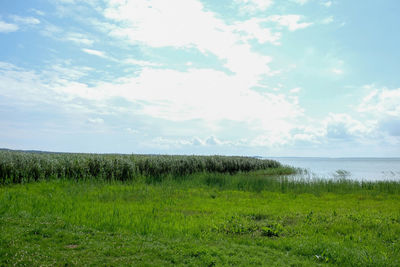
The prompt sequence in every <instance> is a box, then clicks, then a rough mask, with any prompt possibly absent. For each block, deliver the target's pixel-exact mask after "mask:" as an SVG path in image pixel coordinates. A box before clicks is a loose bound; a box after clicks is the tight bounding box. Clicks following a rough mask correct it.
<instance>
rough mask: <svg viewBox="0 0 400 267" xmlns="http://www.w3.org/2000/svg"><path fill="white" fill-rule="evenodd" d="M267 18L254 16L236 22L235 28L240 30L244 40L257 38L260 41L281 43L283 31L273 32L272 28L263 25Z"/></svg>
mask: <svg viewBox="0 0 400 267" xmlns="http://www.w3.org/2000/svg"><path fill="white" fill-rule="evenodd" d="M266 21H268V20H266V19H260V18H252V19H249V20H246V21H243V22H237V23H235V27H234V30H235V31H237V32H239V33H240V34H241V36H242V38H243V40H246V41H247V40H248V39H256V40H257V41H258V42H259V43H261V44H264V43H271V44H275V45H279V44H280V43H279V40H280V38H281V33H279V32H275V33H273V32H272V31H271V29H269V28H265V27H261V23H263V22H266Z"/></svg>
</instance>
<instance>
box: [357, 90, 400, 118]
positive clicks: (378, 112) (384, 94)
mask: <svg viewBox="0 0 400 267" xmlns="http://www.w3.org/2000/svg"><path fill="white" fill-rule="evenodd" d="M358 111H360V112H368V113H371V114H374V115H375V116H394V117H400V88H398V89H393V90H389V89H387V88H382V89H374V90H373V91H372V92H371V93H369V94H368V95H367V96H366V97H364V98H363V100H362V102H361V104H360V105H359V106H358Z"/></svg>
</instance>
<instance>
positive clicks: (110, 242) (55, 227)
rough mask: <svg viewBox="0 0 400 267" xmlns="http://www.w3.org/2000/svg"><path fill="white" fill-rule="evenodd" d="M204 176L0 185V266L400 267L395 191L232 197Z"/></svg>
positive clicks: (399, 209) (235, 192)
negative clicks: (233, 266)
mask: <svg viewBox="0 0 400 267" xmlns="http://www.w3.org/2000/svg"><path fill="white" fill-rule="evenodd" d="M252 175H257V177H259V174H252V173H249V174H246V175H244V174H241V175H236V176H235V175H233V176H232V175H228V174H227V175H222V176H221V175H220V176H217V178H218V177H219V178H218V179H219V180H221V177H223V178H224V179H225V180H229V179H233V180H235V179H236V180H237V179H246V178H245V177H246V176H248V177H251V176H252ZM205 176H207V174H203V175H202V177H194V178H192V179H187V180H176V179H167V180H165V181H161V182H151V183H149V182H146V181H135V182H102V181H72V180H50V181H40V182H34V183H27V184H15V185H7V186H2V187H0V265H1V266H3V265H4V266H13V265H16V266H54V265H56V266H61V265H63V266H73V265H77V266H81V265H93V266H127V265H139V266H146V265H155V266H165V265H195V266H222V265H235V266H238V265H239V266H249V265H257V266H259V265H264V266H316V265H338V266H399V265H400V244H399V238H400V195H399V194H398V190H394V192H392V190H378V189H376V187H373V186H371V187H369V188H358V190H354V192H351V191H348V190H347V191H346V190H338V189H337V188H336V187H335V186H334V185H332V188H331V189H332V190H329V188H325V189H324V190H322V189H321V186H317V184H316V185H315V187H313V185H308V186H307V190H304V192H301V191H302V190H303V189H302V188H305V187H304V184H302V185H301V184H299V188H300V189H299V190H293V188H292V190H278V189H276V188H275V189H274V190H272V189H271V190H268V188H262V190H249V189H248V188H247V189H246V188H244V189H242V190H240V188H239V189H232V188H230V187H227V186H224V184H225V183H220V182H218V181H219V180H218V179H217V178H215V177H214V179H204V177H205ZM210 176H212V175H211V174H210ZM197 178H198V179H200V180H202V181H208V182H205V183H196V182H193V181H195V180H196V179H197ZM257 179H259V178H257ZM264 179H268V177H264ZM210 181H214V182H210ZM215 181H217V182H215ZM300 185H301V186H300ZM392 186H396V187H397V189H398V187H399V185H398V184H394V185H392ZM292 187H293V185H292ZM335 188H336V189H335ZM329 191H331V192H329ZM342 191H343V192H342ZM386 191H387V192H386ZM305 192H307V193H305Z"/></svg>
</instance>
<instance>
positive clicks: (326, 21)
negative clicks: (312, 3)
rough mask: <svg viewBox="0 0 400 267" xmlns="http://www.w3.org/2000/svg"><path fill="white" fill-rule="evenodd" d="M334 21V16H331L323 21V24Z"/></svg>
mask: <svg viewBox="0 0 400 267" xmlns="http://www.w3.org/2000/svg"><path fill="white" fill-rule="evenodd" d="M333 21H334V19H333V16H329V17H327V18H325V19H323V20H322V21H321V23H322V24H330V23H332V22H333Z"/></svg>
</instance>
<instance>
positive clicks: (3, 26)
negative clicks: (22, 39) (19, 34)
mask: <svg viewBox="0 0 400 267" xmlns="http://www.w3.org/2000/svg"><path fill="white" fill-rule="evenodd" d="M18 29H19V27H18V25H16V24H12V23H7V22H4V21H1V20H0V33H9V32H15V31H18Z"/></svg>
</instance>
